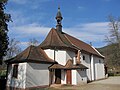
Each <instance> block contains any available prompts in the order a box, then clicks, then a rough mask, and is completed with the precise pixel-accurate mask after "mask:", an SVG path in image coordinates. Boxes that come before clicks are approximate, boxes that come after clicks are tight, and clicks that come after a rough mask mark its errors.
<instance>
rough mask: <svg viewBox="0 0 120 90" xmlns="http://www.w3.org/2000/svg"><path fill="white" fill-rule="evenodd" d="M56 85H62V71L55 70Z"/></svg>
mask: <svg viewBox="0 0 120 90" xmlns="http://www.w3.org/2000/svg"><path fill="white" fill-rule="evenodd" d="M55 83H56V84H61V70H60V69H56V70H55Z"/></svg>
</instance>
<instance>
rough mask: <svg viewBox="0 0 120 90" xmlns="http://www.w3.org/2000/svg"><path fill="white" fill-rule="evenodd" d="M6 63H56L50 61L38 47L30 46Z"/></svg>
mask: <svg viewBox="0 0 120 90" xmlns="http://www.w3.org/2000/svg"><path fill="white" fill-rule="evenodd" d="M5 62H6V63H21V62H35V63H55V62H54V61H53V60H52V59H50V58H49V57H48V56H47V55H46V53H45V52H44V50H42V49H41V48H39V47H36V46H29V47H28V48H27V49H25V50H24V51H23V52H21V53H20V54H18V55H17V56H15V57H13V58H11V59H9V60H7V61H5Z"/></svg>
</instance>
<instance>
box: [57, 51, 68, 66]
mask: <svg viewBox="0 0 120 90" xmlns="http://www.w3.org/2000/svg"><path fill="white" fill-rule="evenodd" d="M55 61H57V62H58V63H59V64H61V65H65V64H66V51H64V50H56V51H55Z"/></svg>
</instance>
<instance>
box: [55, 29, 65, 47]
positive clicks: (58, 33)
mask: <svg viewBox="0 0 120 90" xmlns="http://www.w3.org/2000/svg"><path fill="white" fill-rule="evenodd" d="M55 31H56V33H57V34H58V36H59V38H60V40H61V41H62V43H64V41H63V40H62V38H61V37H60V35H59V33H61V34H62V32H58V31H57V30H56V29H55ZM64 44H65V43H64ZM65 45H66V44H65Z"/></svg>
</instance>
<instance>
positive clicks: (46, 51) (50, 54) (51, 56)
mask: <svg viewBox="0 0 120 90" xmlns="http://www.w3.org/2000/svg"><path fill="white" fill-rule="evenodd" d="M44 51H45V53H46V54H47V55H48V57H49V58H51V59H53V60H54V50H52V49H46V50H44Z"/></svg>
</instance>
